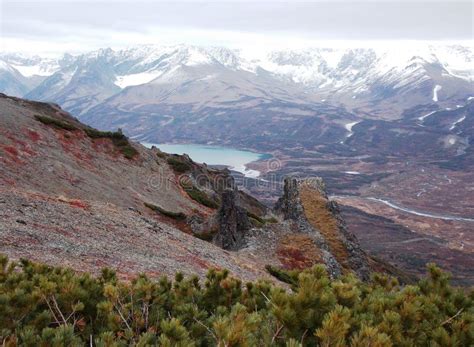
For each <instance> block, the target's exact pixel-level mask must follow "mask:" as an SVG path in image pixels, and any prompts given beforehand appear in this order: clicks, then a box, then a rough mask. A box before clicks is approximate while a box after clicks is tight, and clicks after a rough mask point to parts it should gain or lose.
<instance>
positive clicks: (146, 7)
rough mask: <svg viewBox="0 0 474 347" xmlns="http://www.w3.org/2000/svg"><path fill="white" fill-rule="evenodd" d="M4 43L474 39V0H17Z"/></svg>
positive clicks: (37, 46) (4, 15) (6, 14)
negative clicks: (297, 0) (184, 0)
mask: <svg viewBox="0 0 474 347" xmlns="http://www.w3.org/2000/svg"><path fill="white" fill-rule="evenodd" d="M0 6H1V7H0V11H1V14H0V21H1V29H0V30H1V32H0V35H1V37H2V50H8V51H12V50H18V49H21V50H31V51H36V52H40V51H42V52H46V51H50V52H53V51H64V50H68V51H74V52H78V51H87V50H91V49H95V48H99V47H116V48H120V47H123V46H127V45H133V44H141V43H159V44H172V43H192V44H202V45H223V46H229V47H243V46H247V47H248V46H252V45H253V46H255V47H258V46H260V45H262V44H263V45H266V46H273V45H279V46H280V47H288V48H291V46H305V45H307V44H311V43H315V42H320V41H328V40H331V41H338V40H339V41H343V42H347V41H354V42H357V41H359V42H360V41H386V40H436V41H440V40H450V41H452V40H458V41H459V40H472V39H473V32H472V30H473V19H472V10H473V5H472V3H471V2H469V1H468V2H462V1H429V2H427V1H416V2H412V1H398V2H394V1H378V2H375V1H332V2H328V1H313V2H304V3H303V2H296V3H295V2H292V3H288V2H268V1H263V2H258V3H254V2H247V1H243V2H242V1H241V2H228V1H225V2H213V3H208V2H196V1H194V2H156V1H143V0H142V1H138V2H137V1H132V0H130V1H125V0H122V1H104V0H102V1H100V2H93V1H84V0H82V1H68V0H63V1H31V0H30V1H21V0H20V1H18V0H17V1H10V0H4V1H3V2H2V5H0Z"/></svg>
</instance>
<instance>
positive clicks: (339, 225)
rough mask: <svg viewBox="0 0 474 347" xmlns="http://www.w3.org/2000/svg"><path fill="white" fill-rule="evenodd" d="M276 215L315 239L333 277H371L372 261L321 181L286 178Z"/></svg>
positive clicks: (318, 179) (317, 179) (319, 179)
mask: <svg viewBox="0 0 474 347" xmlns="http://www.w3.org/2000/svg"><path fill="white" fill-rule="evenodd" d="M275 211H276V212H277V213H280V214H281V215H282V216H283V219H285V220H291V221H293V222H294V223H295V226H296V228H297V230H298V231H299V232H301V233H304V234H310V235H313V236H315V240H316V243H317V246H318V247H319V248H320V250H321V253H322V259H323V262H324V264H325V265H326V267H327V269H328V271H329V273H330V274H331V275H332V276H337V275H339V274H341V273H343V272H345V271H354V272H355V273H356V274H357V275H358V276H359V277H360V278H362V279H367V278H368V277H369V274H370V268H369V262H368V258H367V256H366V254H365V253H364V252H363V250H362V249H361V247H360V245H359V243H358V241H357V239H356V238H355V236H354V235H352V234H350V233H349V232H348V231H347V229H346V226H345V223H344V221H343V219H342V218H341V215H340V213H339V207H338V205H337V203H336V202H334V201H330V200H329V199H328V196H327V193H326V189H325V185H324V182H323V180H322V179H321V178H311V179H305V180H298V179H295V178H291V177H289V178H286V179H285V181H284V193H283V196H282V197H281V198H280V199H279V200H278V202H277V204H276V206H275Z"/></svg>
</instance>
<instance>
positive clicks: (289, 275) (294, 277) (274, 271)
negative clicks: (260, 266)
mask: <svg viewBox="0 0 474 347" xmlns="http://www.w3.org/2000/svg"><path fill="white" fill-rule="evenodd" d="M265 270H267V271H268V273H269V274H270V275H272V276H273V277H275V278H276V279H278V280H280V281H282V282H284V283H288V284H291V285H296V284H297V283H298V275H299V274H300V272H301V271H298V270H285V269H282V268H279V267H276V266H273V265H265Z"/></svg>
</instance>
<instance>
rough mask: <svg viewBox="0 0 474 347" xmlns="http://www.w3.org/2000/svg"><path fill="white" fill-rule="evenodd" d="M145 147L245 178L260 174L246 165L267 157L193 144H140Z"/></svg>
mask: <svg viewBox="0 0 474 347" xmlns="http://www.w3.org/2000/svg"><path fill="white" fill-rule="evenodd" d="M142 145H144V146H145V147H149V148H150V147H151V146H155V147H158V148H159V149H160V150H161V151H163V152H166V153H173V154H184V153H186V154H187V155H189V157H190V158H191V159H192V160H194V161H195V162H198V163H206V164H208V165H225V166H228V167H229V169H231V170H234V171H238V172H241V173H243V174H244V175H245V176H247V177H258V176H259V175H260V172H258V171H257V170H252V169H248V168H247V166H246V164H248V163H251V162H253V161H256V160H259V159H264V158H266V157H268V155H266V154H261V153H255V152H250V151H242V150H238V149H234V148H227V147H220V146H207V145H195V144H158V143H147V142H142Z"/></svg>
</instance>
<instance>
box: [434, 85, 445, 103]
mask: <svg viewBox="0 0 474 347" xmlns="http://www.w3.org/2000/svg"><path fill="white" fill-rule="evenodd" d="M441 89H443V87H442V86H440V85H439V84H437V85H435V86H434V88H433V101H434V102H438V92H439V91H440V90H441Z"/></svg>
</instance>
